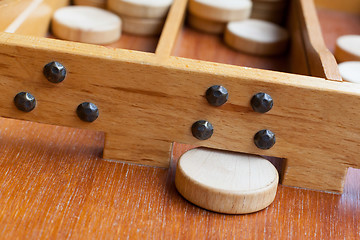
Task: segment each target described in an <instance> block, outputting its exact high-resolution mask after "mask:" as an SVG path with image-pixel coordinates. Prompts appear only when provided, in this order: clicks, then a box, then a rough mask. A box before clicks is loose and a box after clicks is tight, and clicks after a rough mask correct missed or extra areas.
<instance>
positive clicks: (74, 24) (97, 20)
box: [52, 6, 121, 44]
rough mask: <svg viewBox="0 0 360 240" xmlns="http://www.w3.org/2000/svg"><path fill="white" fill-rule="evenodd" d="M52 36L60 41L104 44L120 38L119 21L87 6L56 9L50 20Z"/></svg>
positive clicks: (113, 15) (104, 11)
mask: <svg viewBox="0 0 360 240" xmlns="http://www.w3.org/2000/svg"><path fill="white" fill-rule="evenodd" d="M52 31H53V34H54V35H55V36H56V37H58V38H61V39H65V40H70V41H77V42H84V43H94V44H106V43H111V42H115V41H117V40H118V39H119V38H120V36H121V20H120V18H119V17H118V16H116V15H115V14H113V13H111V12H108V11H106V10H103V9H100V8H95V7H89V6H69V7H64V8H60V9H58V10H57V11H56V12H55V14H54V16H53V19H52Z"/></svg>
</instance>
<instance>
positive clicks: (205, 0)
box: [189, 0, 252, 22]
mask: <svg viewBox="0 0 360 240" xmlns="http://www.w3.org/2000/svg"><path fill="white" fill-rule="evenodd" d="M251 7H252V2H251V1H250V0H221V1H220V0H215V1H214V0H190V1H189V11H190V13H192V14H193V15H195V16H198V17H201V18H203V19H207V20H211V21H216V22H229V21H237V20H244V19H247V18H249V16H250V13H251Z"/></svg>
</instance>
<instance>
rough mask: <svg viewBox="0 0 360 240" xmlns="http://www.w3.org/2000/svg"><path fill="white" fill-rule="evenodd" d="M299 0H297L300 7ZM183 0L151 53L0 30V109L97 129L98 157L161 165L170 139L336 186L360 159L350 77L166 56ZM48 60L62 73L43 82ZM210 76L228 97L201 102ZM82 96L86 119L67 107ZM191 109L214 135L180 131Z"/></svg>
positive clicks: (320, 185)
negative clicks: (30, 105) (263, 145)
mask: <svg viewBox="0 0 360 240" xmlns="http://www.w3.org/2000/svg"><path fill="white" fill-rule="evenodd" d="M304 2H306V1H305V0H298V3H299V4H300V5H301V6H304V8H301V9H302V11H306V10H305V9H306V7H305V6H307V5H304ZM186 3H187V1H186V0H176V1H175V2H174V5H173V7H172V8H171V10H170V15H169V17H168V19H167V23H166V25H165V28H164V32H163V34H162V36H161V38H160V41H159V45H158V48H157V50H156V54H152V53H143V52H137V51H130V50H124V49H109V48H106V47H101V46H94V45H89V44H82V43H74V42H66V41H60V40H55V39H46V38H39V37H30V36H26V37H24V36H22V35H17V34H9V33H1V34H0V60H1V61H0V85H1V89H2V94H1V95H0V112H1V116H3V117H8V118H16V119H22V120H27V121H35V122H41V123H47V124H54V125H63V126H70V127H77V128H85V129H91V130H95V131H103V132H105V133H106V143H105V149H104V156H103V157H104V158H109V159H115V160H122V161H127V162H134V163H140V164H146V165H152V166H160V167H168V166H169V156H170V149H171V144H172V143H173V142H179V143H186V144H193V145H199V146H204V147H209V148H216V149H224V150H229V151H237V152H245V153H250V154H259V155H268V156H276V157H281V158H285V159H286V166H285V170H284V177H283V184H285V185H291V186H297V187H304V188H312V189H317V190H325V191H335V192H341V191H342V188H343V183H344V179H345V175H346V171H347V168H348V167H357V168H360V160H359V158H358V155H359V154H358V149H359V147H360V127H358V124H357V122H359V121H360V112H359V111H357V107H358V106H359V105H360V86H359V85H356V84H351V83H343V82H336V81H327V80H325V79H324V78H316V77H310V76H302V75H296V74H288V73H280V72H274V71H268V70H259V69H251V68H244V67H239V66H232V65H226V64H220V63H211V62H204V61H198V60H192V59H185V58H179V57H173V56H171V52H172V49H173V46H174V44H175V41H176V36H177V34H178V33H179V31H180V28H181V27H182V20H183V17H184V14H185V8H186ZM302 16H305V17H306V16H308V15H306V14H304V15H302ZM312 17H313V16H312ZM299 26H301V25H299ZM311 29H312V28H305V29H304V31H305V32H306V31H311ZM301 32H303V31H298V33H301ZM307 34H308V35H309V36H311V33H309V32H307ZM301 39H304V41H306V40H307V38H301ZM318 47H319V46H313V48H314V49H317V48H318ZM306 56H307V57H308V58H314V57H315V58H318V57H319V56H320V55H319V54H307V55H306ZM321 59H322V58H321V57H320V61H321ZM50 61H58V62H61V63H62V64H63V65H64V66H65V67H66V68H67V71H68V75H67V77H66V79H65V80H64V81H63V82H62V83H59V84H54V83H50V82H48V81H47V80H46V79H45V77H44V76H43V73H42V70H43V67H44V65H45V64H47V63H48V62H50ZM325 64H327V63H325ZM321 66H323V65H321ZM324 69H325V67H324ZM325 72H326V71H325ZM332 76H333V75H332ZM335 78H336V77H335ZM335 80H336V79H335ZM215 84H217V85H223V86H224V87H226V88H227V89H228V91H229V101H228V102H227V103H226V104H225V105H223V106H221V107H213V106H210V105H209V104H208V103H207V101H206V99H205V97H204V94H205V91H206V90H207V88H209V87H210V86H212V85H215ZM21 91H27V92H30V93H32V94H33V95H34V96H35V98H36V100H37V106H36V108H35V109H34V110H33V111H31V112H29V113H24V112H21V111H19V110H18V109H17V108H16V107H15V106H14V104H13V99H14V96H15V95H16V94H17V93H18V92H21ZM258 92H266V93H268V94H270V95H271V96H272V98H273V99H274V107H273V109H272V110H271V111H270V112H268V113H266V114H260V113H256V112H254V111H253V110H252V108H251V106H250V99H251V97H252V96H253V95H254V94H256V93H258ZM84 101H89V102H93V103H95V104H96V105H97V106H98V108H99V111H100V115H99V118H98V119H97V120H96V121H95V122H93V123H86V122H83V121H81V120H80V119H79V118H78V117H77V115H76V111H75V110H76V108H77V106H78V105H79V104H80V103H82V102H84ZM201 119H205V120H208V121H210V122H211V123H212V124H213V126H214V135H213V136H212V137H211V138H210V139H208V140H205V141H200V140H197V139H196V138H194V137H193V136H192V134H191V131H190V128H191V125H192V124H193V123H194V122H195V121H197V120H201ZM261 129H270V130H271V131H273V132H274V133H275V134H276V138H277V143H276V144H275V146H274V147H273V148H271V149H269V150H261V149H258V148H257V147H256V146H255V145H254V143H253V137H254V134H255V133H256V132H257V131H259V130H261Z"/></svg>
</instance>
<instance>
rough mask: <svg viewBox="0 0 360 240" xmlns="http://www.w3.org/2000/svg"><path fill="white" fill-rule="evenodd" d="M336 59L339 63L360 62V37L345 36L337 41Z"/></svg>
mask: <svg viewBox="0 0 360 240" xmlns="http://www.w3.org/2000/svg"><path fill="white" fill-rule="evenodd" d="M359 27H360V26H359ZM335 57H336V60H337V61H338V62H339V63H340V62H346V61H360V35H345V36H341V37H339V38H338V39H337V41H336V47H335Z"/></svg>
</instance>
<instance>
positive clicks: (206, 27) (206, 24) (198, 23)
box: [188, 14, 226, 34]
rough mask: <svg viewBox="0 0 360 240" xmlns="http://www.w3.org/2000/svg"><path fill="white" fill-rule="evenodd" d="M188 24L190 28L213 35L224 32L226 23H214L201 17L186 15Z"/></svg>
mask: <svg viewBox="0 0 360 240" xmlns="http://www.w3.org/2000/svg"><path fill="white" fill-rule="evenodd" d="M188 23H189V25H190V26H191V27H193V28H195V29H197V30H200V31H203V32H207V33H213V34H220V33H223V32H224V31H225V27H226V23H224V22H215V21H211V20H207V19H203V18H201V17H197V16H195V15H193V14H189V15H188Z"/></svg>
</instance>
